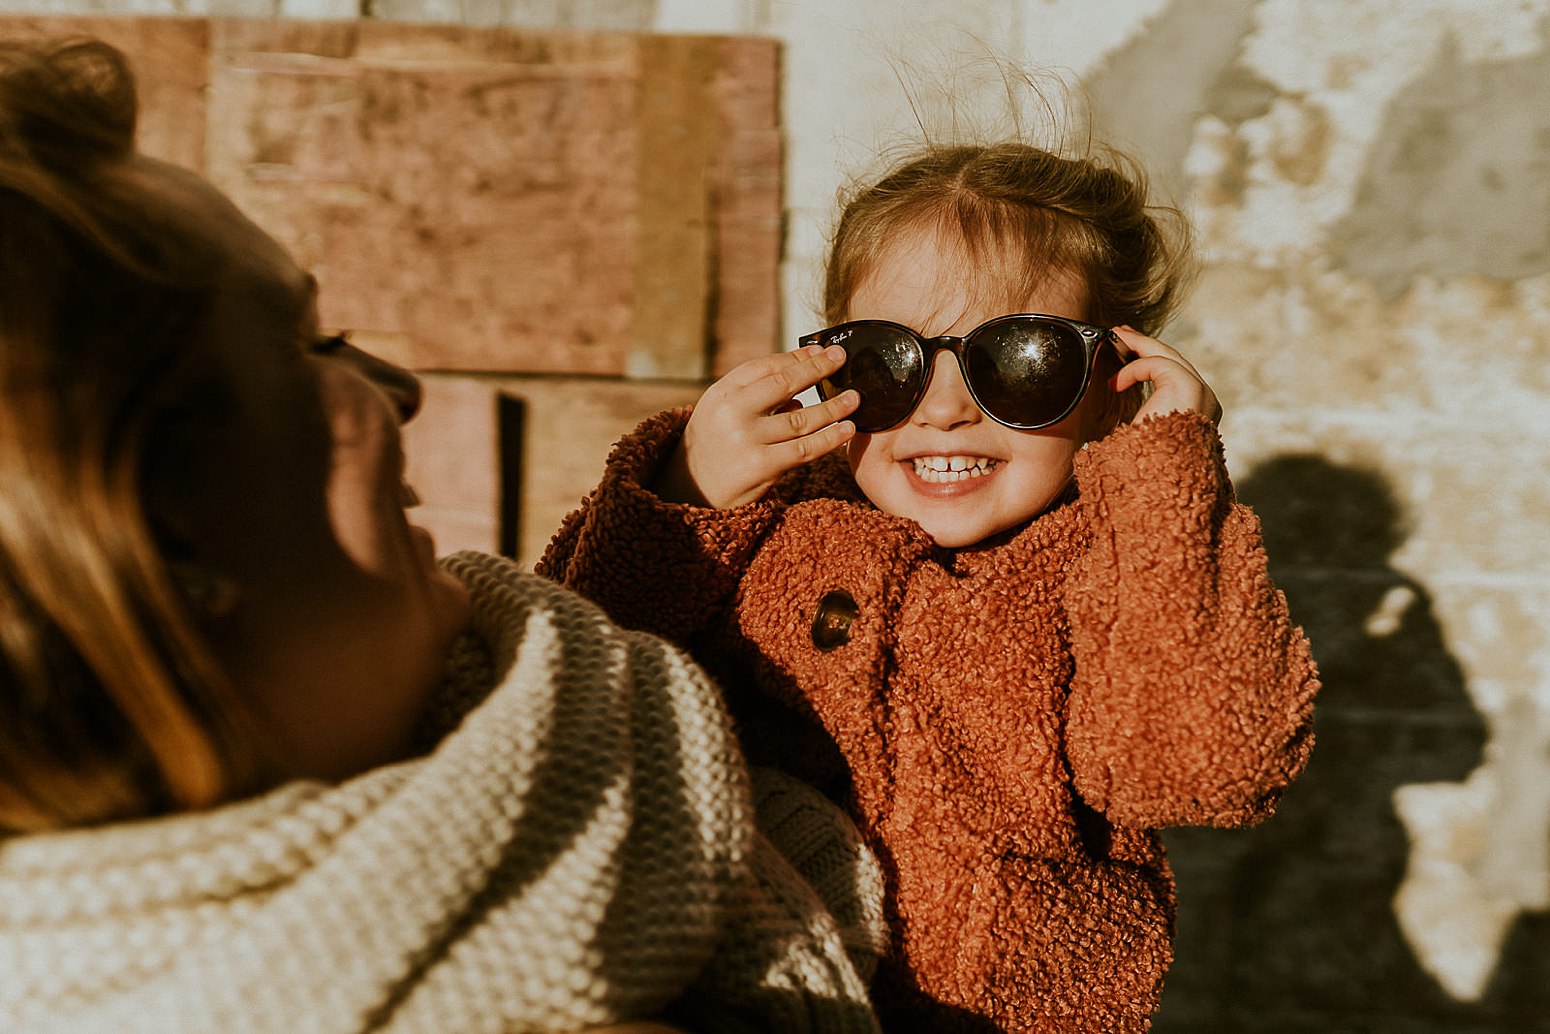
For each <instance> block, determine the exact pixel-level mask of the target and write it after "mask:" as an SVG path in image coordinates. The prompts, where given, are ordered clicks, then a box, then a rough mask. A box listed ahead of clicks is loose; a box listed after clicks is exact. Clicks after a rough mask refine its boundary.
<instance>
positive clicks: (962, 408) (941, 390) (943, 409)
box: [912, 349, 981, 431]
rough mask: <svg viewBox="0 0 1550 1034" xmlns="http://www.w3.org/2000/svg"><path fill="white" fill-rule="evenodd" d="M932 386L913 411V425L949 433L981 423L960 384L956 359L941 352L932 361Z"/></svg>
mask: <svg viewBox="0 0 1550 1034" xmlns="http://www.w3.org/2000/svg"><path fill="white" fill-rule="evenodd" d="M932 362H933V365H932V368H931V382H930V383H929V384H927V385H926V393H925V395H924V396H922V397H921V400H920V405H918V406H916V407H915V413H914V416H913V417H912V419H913V421H914V422H915V423H917V424H920V425H922V426H924V427H935V428H937V429H939V430H943V431H949V430H952V429H953V428H955V427H960V426H963V425H965V424H975V423H978V422H979V420H980V415H981V414H980V407H979V406H978V405H976V404H975V402H974V397H973V396H972V395H970V394H969V386H968V385H967V384H965V383H964V382H963V373H962V371H960V370H959V368H958V359H957V357H956V356H954V355H953V354H952V353H951V352H949V351H947V350H946V349H943V350H942V351H940V352H938V353H937V354H936V358H935V359H934V360H933V361H932Z"/></svg>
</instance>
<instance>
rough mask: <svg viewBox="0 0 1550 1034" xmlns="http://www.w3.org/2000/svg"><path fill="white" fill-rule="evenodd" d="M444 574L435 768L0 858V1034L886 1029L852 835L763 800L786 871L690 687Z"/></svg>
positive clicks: (876, 902) (657, 655)
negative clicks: (451, 589)
mask: <svg viewBox="0 0 1550 1034" xmlns="http://www.w3.org/2000/svg"><path fill="white" fill-rule="evenodd" d="M446 564H447V566H448V568H449V569H450V570H452V571H453V572H454V573H455V574H456V575H457V576H458V577H460V578H461V579H462V580H463V581H464V582H465V583H466V584H467V585H468V587H469V590H470V593H471V596H472V598H473V602H474V621H473V631H472V633H471V634H470V635H469V636H465V637H464V640H463V641H462V642H461V643H460V644H459V648H458V649H457V650H456V651H454V658H453V661H452V663H451V665H450V667H449V670H448V673H447V676H446V678H445V684H444V686H443V691H442V692H441V693H440V694H439V695H438V700H437V705H436V706H435V707H434V708H433V709H432V719H431V721H432V722H433V723H437V724H439V725H440V728H439V729H438V730H437V732H441V731H444V730H446V729H449V728H451V730H452V731H450V732H446V733H445V735H442V736H440V737H439V739H438V741H437V742H436V743H435V745H434V747H433V748H432V749H430V751H429V752H428V753H426V754H424V755H423V756H421V757H417V758H415V759H413V760H410V761H405V762H402V763H399V764H396V765H391V766H387V767H384V768H380V769H376V770H373V771H370V772H368V773H366V774H364V775H361V776H358V777H356V778H354V779H352V780H349V781H347V782H345V783H343V784H341V785H324V784H321V783H315V782H304V783H293V784H290V785H287V786H284V787H281V788H279V789H276V790H274V791H272V792H270V793H267V794H265V795H263V796H261V797H258V798H256V799H250V800H247V801H243V802H240V803H236V804H232V805H229V806H226V807H222V808H218V809H215V810H212V811H209V812H204V813H197V814H187V815H178V816H173V817H169V818H162V819H156V820H150V821H142V822H132V823H125V824H121V825H117V826H111V827H106V828H100V829H89V830H77V831H70V832H64V833H57V834H44V835H33V836H26V837H17V838H14V839H12V840H9V841H5V840H0V1030H4V1031H7V1032H12V1034H23V1032H30V1031H38V1032H55V1031H59V1032H62V1031H70V1032H78V1031H79V1032H90V1031H102V1032H113V1034H131V1032H142V1031H143V1032H152V1031H154V1032H157V1034H165V1032H181V1031H187V1032H196V1031H197V1032H200V1034H211V1032H255V1034H258V1032H275V1034H302V1032H309V1031H318V1032H345V1031H366V1030H373V1031H375V1030H382V1031H394V1032H400V1031H401V1032H427V1034H429V1032H435V1034H480V1032H490V1034H496V1032H502V1034H504V1032H518V1031H573V1030H580V1029H582V1028H585V1027H587V1026H591V1025H598V1024H606V1023H612V1022H618V1021H620V1020H623V1019H628V1018H639V1017H645V1016H650V1015H654V1014H658V1013H659V1012H660V1010H662V1009H663V1008H664V1007H666V1006H668V1005H669V1004H670V1003H673V1002H674V1000H675V999H677V1000H678V1007H677V1010H676V1012H675V1013H674V1015H677V1016H680V1017H689V1018H690V1022H693V1018H694V1017H695V1016H696V1015H699V1016H719V1017H723V1018H724V1019H725V1020H726V1022H727V1023H729V1024H731V1023H734V1022H735V1023H736V1024H740V1025H742V1026H744V1027H746V1028H751V1029H756V1030H757V1029H764V1030H774V1031H782V1032H786V1031H790V1032H800V1031H809V1030H810V1031H836V1032H848V1031H858V1032H859V1031H873V1030H875V1029H876V1025H875V1020H874V1019H873V1018H872V1014H871V1011H870V1009H869V1008H868V1006H867V1005H866V996H865V989H864V983H863V974H864V973H865V971H866V970H867V968H868V967H869V965H870V962H871V961H872V960H873V959H875V953H876V952H877V950H879V946H880V945H881V944H882V936H883V933H882V926H881V919H880V916H881V905H880V901H881V884H880V880H879V878H878V873H877V870H876V867H875V862H873V861H872V860H871V859H870V858H869V857H868V856H867V855H866V853H865V852H864V850H862V849H861V848H860V846H859V844H858V843H857V841H856V840H855V838H854V832H853V831H851V830H848V828H847V827H845V826H843V825H841V824H838V823H835V822H833V821H832V819H833V817H834V816H833V815H832V814H831V813H830V812H828V811H826V810H825V808H824V805H822V804H821V803H820V802H819V801H818V800H816V799H815V798H816V795H813V794H811V793H810V792H806V791H804V790H803V789H802V788H800V787H797V786H793V785H790V784H777V785H774V786H773V787H772V788H768V789H767V790H766V792H764V793H763V794H762V795H761V797H760V804H759V806H758V807H759V814H760V817H761V821H763V822H764V824H765V826H766V828H767V830H768V831H770V832H774V833H778V834H779V835H780V837H781V838H783V839H784V841H785V845H784V846H785V848H786V854H785V855H782V854H780V853H777V851H776V850H774V849H773V848H772V846H771V841H770V840H769V839H768V838H767V837H766V836H765V834H764V833H763V832H760V831H758V830H756V829H755V808H754V803H753V800H752V798H751V796H750V790H749V783H748V779H747V772H746V769H745V768H744V767H743V764H742V761H741V758H740V755H739V753H738V750H737V746H736V743H735V740H734V737H733V735H732V732H731V730H730V728H729V725H728V721H727V718H726V716H725V713H724V711H723V710H722V707H721V703H720V700H719V697H718V694H717V692H716V690H715V688H714V686H712V685H711V684H710V683H709V682H708V681H707V680H706V678H705V677H704V676H703V675H702V674H701V673H700V672H699V670H698V669H697V668H695V667H694V666H693V665H692V664H691V663H689V662H688V661H686V660H685V658H684V657H683V656H682V655H680V654H679V653H678V652H676V651H675V650H673V649H672V648H671V647H668V646H666V645H665V644H663V643H661V642H660V641H658V640H655V639H652V638H649V637H647V636H644V635H641V634H637V633H630V632H624V631H621V630H620V629H618V628H617V627H615V626H613V625H612V624H610V623H609V622H608V620H607V619H606V618H605V617H604V616H603V615H602V613H601V612H600V611H598V610H597V609H596V608H595V607H593V606H592V605H591V604H588V603H586V602H585V601H582V600H581V599H579V598H577V597H575V596H573V595H571V594H568V593H566V592H564V591H563V590H560V589H558V588H556V587H554V586H553V585H551V584H550V583H548V582H545V581H543V580H541V579H538V578H536V577H533V576H530V575H525V574H521V573H519V572H518V571H517V570H516V568H515V567H514V566H513V565H511V564H509V563H508V562H506V561H502V560H499V559H496V558H492V557H485V556H480V555H477V554H460V555H459V556H456V557H453V558H450V559H449V560H448V561H446ZM492 687H493V688H492ZM453 726H455V728H453ZM793 861H794V862H795V863H796V866H795V868H794V867H793V865H792V864H791V862H793ZM798 869H800V870H802V876H801V877H799V876H798V875H797V871H798ZM804 877H805V878H804ZM815 886H816V887H819V888H820V889H822V890H823V891H824V892H825V896H826V897H827V899H828V900H827V901H826V902H825V901H821V900H820V898H819V897H818V895H817V894H816V893H815V891H814V890H813V888H814V887H815ZM826 905H827V906H828V907H826ZM836 916H838V917H839V918H838V919H836ZM857 964H859V965H860V967H861V969H860V971H858V969H857ZM866 975H869V974H866Z"/></svg>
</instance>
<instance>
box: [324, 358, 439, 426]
mask: <svg viewBox="0 0 1550 1034" xmlns="http://www.w3.org/2000/svg"><path fill="white" fill-rule="evenodd" d="M339 354H340V355H341V356H343V357H344V358H347V359H348V360H349V361H350V362H351V363H352V364H353V365H354V366H355V369H356V371H357V372H359V373H360V375H361V376H362V377H365V378H366V379H367V380H369V381H371V382H372V383H373V384H375V385H376V386H377V387H378V388H380V389H381V390H382V393H383V394H384V395H386V396H387V397H388V401H390V402H392V403H393V408H394V409H396V410H397V411H398V422H399V423H401V424H407V423H408V422H409V421H411V420H413V419H414V415H415V414H416V413H418V412H419V411H420V403H421V401H423V399H424V397H425V391H424V388H423V387H422V385H421V384H420V378H418V377H416V376H415V375H414V374H412V373H410V372H409V371H408V370H406V369H404V368H403V367H402V366H399V365H398V364H397V363H390V362H388V361H387V360H386V359H380V358H378V357H377V356H374V355H372V354H371V353H370V352H367V351H364V350H362V349H359V348H356V347H355V346H354V345H350V344H346V345H345V346H344V348H343V349H342V350H341V351H340V353H339Z"/></svg>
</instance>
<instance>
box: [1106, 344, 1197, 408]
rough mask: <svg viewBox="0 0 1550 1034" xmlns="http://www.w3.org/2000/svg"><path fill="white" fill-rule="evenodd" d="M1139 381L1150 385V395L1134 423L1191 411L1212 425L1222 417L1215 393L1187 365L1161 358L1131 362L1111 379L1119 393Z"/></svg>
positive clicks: (1164, 357) (1168, 358)
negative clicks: (1167, 414)
mask: <svg viewBox="0 0 1550 1034" xmlns="http://www.w3.org/2000/svg"><path fill="white" fill-rule="evenodd" d="M1143 381H1149V382H1151V385H1152V394H1151V397H1150V398H1148V399H1147V401H1146V404H1145V405H1143V406H1142V407H1141V411H1140V412H1139V413H1137V414H1136V419H1137V420H1141V419H1143V418H1145V417H1148V416H1154V415H1161V414H1163V413H1170V412H1173V411H1175V410H1193V411H1195V412H1198V413H1201V414H1203V415H1204V416H1205V417H1206V419H1208V420H1212V421H1215V420H1219V419H1220V418H1221V416H1222V406H1221V403H1220V402H1219V401H1218V400H1217V397H1216V393H1215V392H1214V391H1212V390H1211V386H1210V385H1208V384H1207V383H1206V382H1205V381H1203V380H1201V379H1200V375H1199V374H1198V373H1196V372H1195V368H1194V367H1192V366H1190V365H1189V364H1188V363H1183V362H1180V361H1178V360H1176V359H1173V358H1171V357H1167V356H1161V355H1157V356H1151V357H1148V358H1145V359H1134V360H1132V361H1130V362H1129V363H1126V364H1125V366H1123V367H1122V368H1121V369H1120V371H1119V372H1118V373H1116V374H1115V375H1114V390H1115V391H1116V392H1122V391H1125V390H1127V389H1129V388H1131V387H1134V386H1135V385H1137V384H1140V383H1142V382H1143Z"/></svg>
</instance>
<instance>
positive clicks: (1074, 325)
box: [799, 312, 1125, 434]
mask: <svg viewBox="0 0 1550 1034" xmlns="http://www.w3.org/2000/svg"><path fill="white" fill-rule="evenodd" d="M1022 320H1031V321H1034V322H1037V323H1054V324H1057V325H1059V326H1062V327H1065V328H1067V329H1069V330H1072V331H1075V332H1076V335H1077V337H1078V338H1079V339H1080V340H1081V342H1082V347H1083V349H1084V350H1085V352H1086V363H1085V365H1084V366H1083V368H1082V383H1081V385H1080V387H1078V389H1077V392H1076V396H1075V397H1074V398H1072V400H1071V402H1070V404H1068V405H1067V406H1066V408H1065V409H1063V410H1062V411H1061V412H1060V415H1058V416H1056V417H1055V418H1054V419H1051V420H1043V421H1040V422H1038V423H1032V424H1029V423H1020V422H1017V421H1013V420H1006V419H1003V418H1002V417H999V416H997V415H996V414H994V413H992V412H991V411H990V410H988V409H986V408H985V404H984V403H983V402H981V401H980V397H979V393H978V392H976V391H975V390H974V383H973V382H972V381H971V380H970V379H969V368H968V365H967V364H966V362H965V358H964V351H965V347H966V345H967V342H968V341H969V339H970V338H972V337H974V336H975V335H976V334H978V333H980V332H981V331H983V330H987V329H989V328H991V327H995V326H997V325H998V324H1001V323H1010V322H1014V321H1022ZM857 327H887V328H889V329H891V330H897V331H901V332H902V333H904V334H905V335H906V336H907V337H909V338H910V339H911V340H913V341H914V342H915V346H916V347H917V348H918V349H919V350H920V352H921V362H922V364H923V368H924V369H925V371H926V375H925V377H924V378H922V379H921V382H920V385H919V386H918V387H917V388H916V390H915V397H914V398H913V399H911V400H910V404H909V409H908V410H907V411H906V412H905V415H904V416H903V417H902V418H900V419H899V420H898V422H896V423H893V424H890V425H889V426H888V427H862V426H861V425H860V424H859V423H858V424H857V425H856V429H857V430H858V431H860V432H861V433H863V434H876V433H878V432H880V431H888V430H891V429H893V428H895V427H898V426H899V424H902V423H904V421H906V420H908V419H909V418H910V416H911V415H912V414H913V413H914V412H915V410H916V408H917V407H919V405H920V401H921V399H923V398H925V397H926V391H927V390H928V389H929V388H930V387H931V377H932V375H933V374H934V373H935V372H936V355H937V353H938V352H940V351H942V350H943V349H946V350H947V351H949V352H952V353H953V356H954V357H955V358H956V359H957V360H958V374H959V376H961V377H962V378H963V383H964V386H965V387H967V388H968V389H969V397H970V398H972V399H973V400H974V404H975V405H976V406H978V407H979V409H980V412H982V413H984V414H985V415H986V416H988V417H990V419H992V420H994V421H995V422H996V423H998V424H1001V425H1002V426H1004V427H1010V428H1012V429H1013V430H1016V431H1038V430H1041V429H1043V428H1046V427H1053V426H1054V425H1055V424H1058V423H1060V422H1061V421H1062V420H1064V419H1065V418H1066V417H1068V416H1070V415H1071V413H1072V411H1073V410H1075V409H1076V407H1077V405H1078V404H1079V403H1080V402H1081V401H1082V399H1083V398H1084V397H1085V396H1086V395H1087V389H1088V388H1089V387H1091V385H1092V379H1093V362H1094V360H1095V359H1096V358H1097V355H1098V350H1099V349H1100V348H1101V347H1102V346H1103V344H1104V343H1105V342H1108V343H1109V344H1112V345H1113V346H1114V352H1115V354H1116V355H1118V356H1119V358H1120V361H1121V362H1123V361H1124V359H1125V348H1124V343H1123V342H1121V341H1120V338H1119V335H1118V334H1116V333H1114V331H1113V330H1111V329H1110V328H1108V327H1099V326H1095V325H1094V324H1091V323H1083V322H1082V321H1081V320H1073V319H1068V318H1066V317H1064V316H1051V315H1049V314H1048V313H1044V312H1014V313H1008V314H1007V315H1005V316H997V317H995V318H994V319H989V320H986V321H985V322H984V323H981V324H980V325H979V326H977V327H975V328H974V329H973V330H971V331H969V332H968V333H967V334H964V335H962V336H961V337H960V336H957V335H953V334H942V335H940V336H938V337H926V336H924V335H923V334H920V333H917V332H916V331H914V330H912V329H910V328H909V327H906V326H905V325H904V324H902V323H894V322H893V321H892V320H849V321H847V322H845V323H836V324H835V325H834V326H832V327H825V328H824V329H823V330H819V331H814V332H813V333H811V334H804V335H803V336H802V337H801V338H800V339H799V342H800V345H801V346H802V347H806V346H807V345H830V344H835V343H836V342H835V341H834V340H833V339H834V337H835V336H837V335H839V334H841V333H843V332H844V331H847V330H851V329H853V328H857ZM839 344H840V347H841V348H844V347H845V346H844V344H843V343H842V342H841V343H839ZM845 361H846V362H849V361H850V353H849V351H848V350H847V351H846V360H845ZM825 384H826V381H820V382H819V384H818V396H819V397H820V398H822V399H824V400H828V399H830V398H832V397H833V394H831V393H830V392H829V391H828V390H827V389H826V387H825ZM862 401H863V404H865V400H862Z"/></svg>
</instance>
